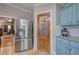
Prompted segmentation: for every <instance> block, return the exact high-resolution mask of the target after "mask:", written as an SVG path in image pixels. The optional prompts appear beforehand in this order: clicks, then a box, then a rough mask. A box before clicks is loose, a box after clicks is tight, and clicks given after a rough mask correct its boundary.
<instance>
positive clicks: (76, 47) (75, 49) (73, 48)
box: [56, 38, 79, 55]
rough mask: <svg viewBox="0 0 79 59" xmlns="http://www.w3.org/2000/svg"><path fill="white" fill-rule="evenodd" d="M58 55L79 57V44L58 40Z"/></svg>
mask: <svg viewBox="0 0 79 59" xmlns="http://www.w3.org/2000/svg"><path fill="white" fill-rule="evenodd" d="M74 40H75V39H74ZM56 54H57V55H79V42H75V41H72V40H67V39H62V38H57V43H56Z"/></svg>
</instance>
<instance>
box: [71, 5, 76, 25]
mask: <svg viewBox="0 0 79 59" xmlns="http://www.w3.org/2000/svg"><path fill="white" fill-rule="evenodd" d="M76 6H77V5H76V4H72V25H76V24H77V8H76Z"/></svg>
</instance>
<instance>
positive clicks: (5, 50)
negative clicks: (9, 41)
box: [0, 46, 49, 55]
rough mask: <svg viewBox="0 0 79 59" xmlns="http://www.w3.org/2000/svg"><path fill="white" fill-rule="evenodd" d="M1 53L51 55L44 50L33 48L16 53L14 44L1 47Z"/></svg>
mask: <svg viewBox="0 0 79 59" xmlns="http://www.w3.org/2000/svg"><path fill="white" fill-rule="evenodd" d="M0 55H49V54H48V53H46V52H43V51H38V50H33V49H30V50H27V51H23V52H17V53H15V50H14V46H8V47H1V48H0Z"/></svg>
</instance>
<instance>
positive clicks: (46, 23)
mask: <svg viewBox="0 0 79 59" xmlns="http://www.w3.org/2000/svg"><path fill="white" fill-rule="evenodd" d="M37 38H38V39H37V48H38V50H42V51H45V52H48V53H49V52H50V12H46V13H41V14H38V15H37Z"/></svg>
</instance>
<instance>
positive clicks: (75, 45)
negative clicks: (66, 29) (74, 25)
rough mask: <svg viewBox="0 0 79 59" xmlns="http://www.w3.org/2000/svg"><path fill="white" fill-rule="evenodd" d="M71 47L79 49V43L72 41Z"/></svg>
mask: <svg viewBox="0 0 79 59" xmlns="http://www.w3.org/2000/svg"><path fill="white" fill-rule="evenodd" d="M70 46H71V47H75V48H79V42H74V41H70Z"/></svg>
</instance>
